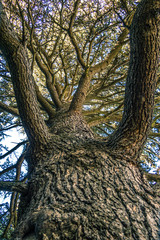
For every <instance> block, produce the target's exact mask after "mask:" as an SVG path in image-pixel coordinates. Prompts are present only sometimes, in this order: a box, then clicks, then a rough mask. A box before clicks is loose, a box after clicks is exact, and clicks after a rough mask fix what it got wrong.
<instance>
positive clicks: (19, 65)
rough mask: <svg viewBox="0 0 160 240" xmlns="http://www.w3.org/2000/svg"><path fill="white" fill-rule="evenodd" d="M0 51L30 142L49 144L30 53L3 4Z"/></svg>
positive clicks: (0, 20) (1, 10)
mask: <svg viewBox="0 0 160 240" xmlns="http://www.w3.org/2000/svg"><path fill="white" fill-rule="evenodd" d="M0 49H1V51H2V52H3V54H4V56H5V58H6V60H7V62H8V65H9V68H10V72H11V77H12V82H13V87H14V91H15V95H16V100H17V105H18V109H19V113H20V117H21V119H22V122H23V126H24V128H25V131H26V134H27V135H28V139H29V141H30V142H32V143H33V144H36V143H38V144H39V143H42V144H46V143H47V142H48V139H49V133H48V128H47V126H46V125H45V122H44V120H43V118H42V117H41V115H40V109H39V107H38V102H37V99H36V92H35V88H34V81H33V76H32V73H31V67H30V64H29V60H28V56H27V50H26V48H25V47H24V46H23V45H22V43H21V42H20V41H19V40H18V38H17V36H16V34H15V32H14V31H13V29H12V26H11V24H10V23H9V21H8V19H7V17H6V14H5V12H4V10H3V7H2V4H1V2H0Z"/></svg>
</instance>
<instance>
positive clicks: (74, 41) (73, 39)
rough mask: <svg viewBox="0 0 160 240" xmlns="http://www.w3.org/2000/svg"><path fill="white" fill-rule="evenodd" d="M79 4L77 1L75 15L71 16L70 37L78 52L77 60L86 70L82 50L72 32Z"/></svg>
mask: <svg viewBox="0 0 160 240" xmlns="http://www.w3.org/2000/svg"><path fill="white" fill-rule="evenodd" d="M79 3H80V0H77V1H76V2H75V5H74V10H73V14H72V16H71V19H70V23H69V28H68V35H69V37H70V39H71V42H72V44H73V46H74V48H75V50H76V53H77V58H78V61H79V63H80V64H81V66H82V67H83V68H86V64H85V62H84V60H83V57H82V53H81V50H80V48H79V46H78V43H77V41H76V39H75V37H74V34H73V31H72V28H73V24H74V21H75V18H76V14H77V11H78V6H79Z"/></svg>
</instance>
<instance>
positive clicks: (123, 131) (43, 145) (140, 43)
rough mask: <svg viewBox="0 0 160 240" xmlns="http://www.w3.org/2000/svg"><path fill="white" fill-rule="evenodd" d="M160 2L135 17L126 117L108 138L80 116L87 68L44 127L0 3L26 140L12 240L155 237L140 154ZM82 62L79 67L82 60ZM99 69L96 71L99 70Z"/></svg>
mask: <svg viewBox="0 0 160 240" xmlns="http://www.w3.org/2000/svg"><path fill="white" fill-rule="evenodd" d="M78 2H79V1H77V3H78ZM0 3H1V0H0ZM159 3H160V0H158V1H154V0H142V1H141V3H140V4H139V7H138V8H137V11H136V14H135V16H134V19H133V23H132V26H131V31H130V32H131V60H130V68H129V73H128V77H127V83H126V95H125V108H124V114H123V118H122V121H121V123H120V125H119V128H118V129H117V131H116V132H115V133H114V134H113V135H112V136H111V137H110V138H109V140H108V141H106V140H104V139H97V138H95V137H94V134H93V133H92V131H91V130H90V129H89V127H88V126H87V124H86V123H85V122H84V120H83V118H82V117H81V115H80V112H81V111H80V110H81V109H82V106H83V102H84V100H85V97H86V94H87V85H88V82H89V79H90V78H89V77H90V76H89V75H87V74H89V72H88V71H89V69H85V70H86V71H87V74H86V75H85V74H84V75H83V77H82V78H81V81H80V84H79V87H78V88H77V92H76V94H75V97H74V98H73V101H72V103H71V108H69V112H65V113H64V112H63V111H62V109H61V110H59V109H58V112H57V114H56V115H55V116H54V117H52V119H50V121H49V122H48V126H46V124H45V121H44V119H43V118H42V117H41V115H40V111H39V106H38V103H37V99H36V95H35V88H34V81H33V76H32V74H31V72H30V66H29V61H28V58H27V51H26V50H25V49H24V47H23V46H22V44H21V43H20V42H19V40H18V39H17V38H16V37H15V34H14V32H13V31H11V29H12V28H11V26H10V25H9V23H8V20H7V18H6V16H5V13H4V12H3V9H2V7H1V4H0V48H1V50H2V52H3V54H4V56H5V57H6V59H7V61H8V63H9V67H10V70H11V74H12V81H13V83H14V84H13V85H14V91H15V94H16V98H17V103H18V108H19V113H20V116H21V119H22V122H23V125H24V128H25V131H26V133H27V136H28V138H29V141H30V149H29V150H28V153H27V156H26V159H27V161H28V166H29V176H28V178H29V179H28V191H27V193H25V194H24V193H23V194H22V196H21V201H20V206H19V219H18V226H17V228H16V230H15V232H14V236H13V239H17V240H31V239H32V240H33V239H34V240H67V239H68V240H76V239H77V240H89V239H90V240H107V239H108V240H116V239H117V240H124V239H127V240H157V239H158V234H159V233H158V224H159V219H158V210H159V202H158V201H159V199H158V195H157V194H156V193H155V192H154V191H153V189H152V188H151V187H150V185H149V183H148V181H147V180H146V179H145V177H144V174H143V171H142V169H141V167H140V163H139V158H138V157H139V155H140V153H141V150H142V148H143V146H144V143H145V141H146V138H147V133H148V131H149V128H150V125H151V118H152V109H153V96H154V91H155V86H156V71H157V65H158V49H159V40H158V37H159V23H160V17H159V6H160V5H159ZM75 7H76V5H75ZM146 14H147V15H146ZM73 18H74V15H73ZM71 20H72V19H71ZM72 22H73V21H71V23H70V26H72ZM73 41H74V39H73ZM77 51H78V50H77ZM79 61H80V62H81V65H82V66H83V62H82V61H81V56H79ZM104 66H105V65H103V66H102V65H100V66H99V65H98V66H97V67H98V69H99V70H100V68H99V67H102V70H104V69H103V67H104ZM84 67H85V66H84ZM97 67H96V68H95V69H97ZM95 69H90V71H91V70H95ZM24 92H25V94H23V93H24ZM57 107H58V106H57ZM78 110H79V111H78Z"/></svg>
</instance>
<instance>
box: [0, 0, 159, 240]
mask: <svg viewBox="0 0 160 240" xmlns="http://www.w3.org/2000/svg"><path fill="white" fill-rule="evenodd" d="M1 2H2V3H3V8H4V9H5V12H6V13H7V18H8V19H9V22H10V26H8V28H11V26H12V29H13V30H14V32H13V31H12V29H9V31H10V35H13V36H14V41H15V42H14V44H12V41H13V40H12V39H11V40H10V43H9V44H8V46H9V47H8V49H9V50H8V53H7V52H6V55H7V54H8V55H9V53H10V51H11V52H13V51H14V50H13V49H14V48H15V47H16V51H17V52H19V56H22V55H23V56H24V58H23V59H22V60H23V63H22V66H23V67H22V69H20V67H19V68H18V67H17V75H16V74H15V73H14V70H13V69H12V67H13V66H12V63H11V61H14V57H13V58H12V59H11V58H10V62H9V63H8V62H6V56H4V53H2V52H0V82H1V88H0V110H1V113H0V116H1V125H0V127H1V128H0V136H1V140H2V143H3V138H4V137H5V136H6V135H7V134H8V132H9V130H10V129H14V128H15V129H17V130H18V131H20V132H21V133H22V134H23V133H24V128H25V130H26V129H28V132H27V137H26V136H25V135H24V139H23V141H22V142H19V141H18V140H16V141H17V145H15V147H14V148H13V149H9V148H8V147H7V146H3V144H1V145H0V147H1V149H2V150H5V151H6V152H5V153H3V154H2V155H1V156H0V158H1V159H5V161H4V162H3V164H2V165H1V172H0V178H1V180H2V181H3V180H8V181H10V180H13V181H22V182H25V181H26V179H27V175H26V173H24V172H23V168H22V166H23V165H24V166H25V165H26V163H25V161H24V160H25V152H26V149H27V148H28V139H29V141H30V142H32V143H34V144H36V141H37V142H41V143H42V144H44V143H45V142H47V141H48V140H47V139H48V138H49V136H48V135H47V134H46V135H43V137H42V134H41V132H44V129H45V128H46V125H44V124H43V120H45V122H46V123H47V124H50V122H51V121H52V119H53V118H54V115H55V113H58V112H59V113H61V112H62V111H64V110H68V111H70V112H72V111H74V112H77V113H79V112H80V113H81V112H82V114H83V116H84V118H85V121H86V122H87V124H88V125H89V126H90V127H91V128H92V130H93V131H94V133H95V134H97V135H98V136H99V138H100V139H101V138H104V137H107V136H109V135H110V134H111V133H112V132H113V131H114V130H115V129H117V126H119V123H120V121H121V119H122V114H123V109H124V95H125V88H126V78H127V74H128V68H129V59H130V45H129V31H130V26H131V23H132V19H133V16H134V13H135V11H136V8H137V5H138V3H139V2H140V1H126V0H120V1H118V0H112V1H110V0H103V1H101V0H91V1H85V0H84V1H80V0H70V1H66V0H59V1H58V0H57V1H52V0H42V1H36V0H32V1H30V0H21V1H19V0H14V1H13V0H3V1H1ZM1 8H2V7H1V5H0V12H1V11H2V10H1ZM0 14H1V13H0ZM3 34H4V33H3ZM6 39H7V35H6ZM19 42H20V43H21V44H22V45H23V49H25V51H24V50H23V49H22V48H21V47H19ZM1 44H2V43H1ZM2 48H3V46H2ZM132 51H134V49H132ZM25 54H26V55H28V59H29V62H28V63H27V62H26V60H25V57H26V56H25ZM22 60H21V59H20V57H19V62H22ZM27 64H30V66H31V71H32V72H31V73H32V76H31V77H30V73H29V72H27V67H26V68H25V66H26V65H27ZM20 74H21V77H22V78H24V79H25V78H30V79H31V80H30V81H31V82H33V83H34V84H32V83H30V82H28V83H27V84H28V85H24V84H23V82H22V85H21V86H18V84H17V83H16V78H18V77H19V76H20ZM11 75H12V78H15V83H14V90H13V86H12V79H11ZM156 78H157V81H156V82H157V83H156V84H157V85H156V92H155V105H154V113H153V121H152V127H151V129H150V132H149V133H148V140H147V143H146V144H145V148H144V150H143V153H142V155H141V164H142V166H143V168H144V169H145V171H147V172H148V170H150V169H151V167H153V166H154V167H155V169H157V170H156V171H157V173H158V171H159V169H158V167H157V166H158V165H156V163H157V162H158V161H159V159H160V155H159V147H160V144H159V137H160V121H159V116H160V108H159V98H160V95H159V92H160V84H159V83H160V68H159V70H158V74H157V76H156ZM24 81H25V80H24ZM32 85H34V88H33V86H32ZM136 87H137V91H138V90H139V89H138V85H137V86H136ZM25 92H26V98H24V97H23V96H22V95H23V94H25ZM33 92H34V93H35V94H34V95H33V94H30V93H33ZM15 94H16V96H15ZM33 96H34V97H33ZM143 97H144V96H142V98H143ZM24 99H25V102H23V101H24ZM36 99H37V100H38V104H35V102H36V101H37V100H36ZM27 101H28V102H32V103H33V108H32V109H29V108H30V104H28V105H27ZM140 101H141V100H140ZM127 105H128V106H129V102H128V103H126V106H127ZM143 108H145V105H144V106H143ZM27 109H28V111H30V114H29V115H28V116H27V117H28V119H27V120H26V119H25V120H24V119H23V116H25V118H26V115H24V112H25V111H27ZM136 114H138V113H136V110H135V115H136ZM20 116H21V118H20ZM39 116H41V118H40V117H39ZM123 119H124V118H123ZM122 121H123V120H122ZM31 122H33V124H34V122H39V127H37V129H32V128H31V127H30V123H31ZM35 126H36V125H35ZM143 131H148V130H145V129H143ZM35 132H38V133H39V134H37V136H38V138H39V139H38V140H37V139H36V138H37V136H36V137H34V136H35ZM135 134H136V131H135ZM113 140H114V135H113V139H111V141H110V144H112V142H113ZM114 142H115V141H114ZM21 146H23V148H22V150H21V151H22V152H21V154H20V155H19V156H18V157H16V155H14V154H13V153H14V151H16V150H17V149H18V148H19V147H21ZM10 154H11V155H10ZM13 158H14V161H13ZM1 161H2V160H1ZM156 176H157V178H156V177H154V176H153V175H149V174H148V177H149V180H150V181H152V180H154V181H156V179H159V176H158V174H157V175H156ZM157 181H158V180H157ZM16 184H17V183H16V182H15V186H14V187H15V189H16V187H19V186H17V185H16ZM2 187H3V186H2ZM12 187H13V186H12ZM5 189H6V188H5V186H4V190H5ZM9 190H11V189H9ZM18 199H19V193H16V192H14V193H12V197H11V203H10V206H8V204H2V205H1V206H0V207H1V210H0V211H1V222H2V223H1V224H2V228H3V229H4V233H3V236H4V237H6V236H7V231H8V229H9V228H10V227H11V228H12V227H14V226H15V225H16V221H17V215H16V214H17V204H18ZM8 211H10V216H8ZM8 219H9V220H8ZM6 221H7V225H5V224H6ZM3 223H5V224H4V225H3Z"/></svg>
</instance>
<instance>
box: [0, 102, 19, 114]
mask: <svg viewBox="0 0 160 240" xmlns="http://www.w3.org/2000/svg"><path fill="white" fill-rule="evenodd" d="M0 109H2V110H3V111H5V112H8V113H11V114H13V115H14V116H19V113H18V111H17V109H16V108H13V107H10V106H8V105H6V104H4V103H2V102H0Z"/></svg>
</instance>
